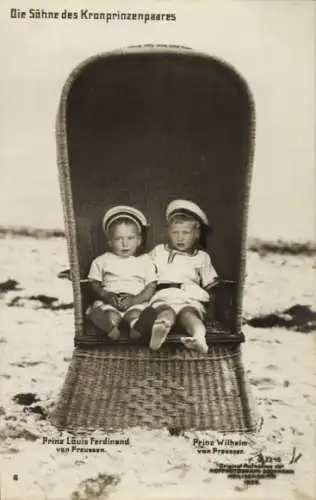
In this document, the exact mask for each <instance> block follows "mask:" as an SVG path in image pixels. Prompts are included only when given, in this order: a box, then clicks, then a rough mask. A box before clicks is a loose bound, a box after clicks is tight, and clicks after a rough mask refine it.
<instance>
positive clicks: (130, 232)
mask: <svg viewBox="0 0 316 500" xmlns="http://www.w3.org/2000/svg"><path fill="white" fill-rule="evenodd" d="M108 244H109V247H110V248H111V250H112V251H113V253H115V255H118V256H119V257H131V256H132V255H134V254H135V253H136V250H137V248H138V247H139V245H140V244H141V237H140V234H139V231H138V230H137V227H136V226H135V225H134V224H126V223H125V222H122V223H121V224H120V223H118V224H117V225H116V226H115V228H113V229H112V231H111V233H110V235H109V237H108Z"/></svg>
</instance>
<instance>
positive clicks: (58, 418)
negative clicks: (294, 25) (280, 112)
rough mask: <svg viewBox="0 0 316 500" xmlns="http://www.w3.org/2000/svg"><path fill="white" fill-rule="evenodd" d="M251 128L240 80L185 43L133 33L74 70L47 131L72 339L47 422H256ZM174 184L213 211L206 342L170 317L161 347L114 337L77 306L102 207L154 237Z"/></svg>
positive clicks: (230, 426) (95, 249) (99, 237)
mask: <svg viewBox="0 0 316 500" xmlns="http://www.w3.org/2000/svg"><path fill="white" fill-rule="evenodd" d="M253 136H254V108H253V102H252V98H251V94H250V92H249V89H248V87H247V84H246V83H245V81H244V80H243V79H242V78H241V76H240V75H239V74H238V73H237V72H236V71H235V70H234V69H233V68H232V67H230V66H229V65H227V64H226V63H224V62H222V61H219V60H217V59H215V58H213V57H209V56H207V55H204V54H199V53H195V52H193V51H192V50H190V49H187V48H184V47H170V46H168V47H166V46H142V47H129V48H128V49H123V50H120V51H115V52H111V53H106V54H101V55H97V56H95V57H92V58H90V59H88V60H87V61H84V62H83V64H81V65H79V66H78V67H77V68H76V69H75V70H74V71H73V72H72V73H71V75H70V77H69V79H68V80H67V82H66V84H65V86H64V89H63V92H62V96H61V101H60V107H59V113H58V118H57V142H58V157H59V176H60V185H61V193H62V201H63V207H64V216H65V227H66V235H67V242H68V250H69V260H70V266H71V275H72V284H73V293H74V305H75V348H74V353H73V358H72V361H71V364H70V367H69V371H68V374H67V377H66V380H65V382H64V385H63V388H62V390H61V394H60V397H59V400H58V402H57V404H56V408H55V410H54V413H53V415H52V421H53V422H54V424H55V425H56V426H57V427H59V428H67V429H75V430H76V429H96V428H100V429H103V430H106V431H109V430H117V429H123V428H127V427H132V426H139V425H141V426H145V427H150V428H158V427H163V426H167V427H169V428H179V429H200V430H201V429H214V430H219V431H232V432H233V431H252V430H253V429H254V427H255V425H256V419H255V416H254V412H253V409H252V407H251V405H250V403H249V393H248V389H247V383H246V379H245V373H244V368H243V363H242V356H241V345H240V344H241V342H243V340H244V336H243V334H242V331H241V310H242V295H243V283H244V270H245V257H246V221H247V207H248V196H249V185H250V172H251V164H252V154H253ZM174 198H185V199H189V200H193V201H196V202H197V203H199V204H200V205H201V206H202V207H203V209H204V210H205V211H206V212H207V214H208V217H209V220H210V223H211V228H212V231H211V234H210V235H209V237H208V251H209V252H210V254H211V257H212V262H213V264H214V267H215V269H216V271H217V273H218V276H219V277H220V283H219V284H218V286H217V287H215V288H214V296H213V300H212V301H211V305H210V308H209V311H208V315H207V320H206V321H207V331H208V333H207V341H208V344H209V353H208V354H207V355H201V354H197V353H194V352H190V351H187V350H186V349H185V348H184V347H183V346H182V345H181V344H180V342H179V331H178V328H177V327H176V328H174V330H173V331H172V333H171V334H170V335H169V337H168V339H167V342H166V343H165V344H164V346H163V347H162V348H161V350H160V351H158V352H150V351H149V349H148V339H147V340H146V339H145V341H144V340H143V341H140V342H139V343H138V344H135V343H133V344H132V343H131V341H129V339H128V337H127V336H124V335H123V336H122V339H121V340H120V341H119V342H118V343H113V342H112V343H111V342H110V341H109V340H107V339H106V338H105V337H104V336H102V335H100V332H98V331H97V329H96V328H95V327H94V326H93V325H92V324H91V323H90V322H89V321H88V320H87V319H86V318H85V314H84V313H85V310H86V308H87V306H88V305H89V303H90V302H91V300H92V299H91V296H90V295H89V288H88V286H87V284H86V281H85V279H86V276H87V273H88V270H89V266H90V264H91V261H92V260H93V259H94V258H95V257H96V256H97V255H99V254H101V253H102V252H103V251H104V245H105V241H104V235H103V234H102V229H101V220H102V216H103V214H104V212H105V210H107V209H108V208H110V207H111V206H113V205H116V204H124V205H125V204H130V205H133V206H136V207H137V208H139V209H140V210H142V211H144V213H145V214H146V216H148V219H149V220H150V222H151V227H150V229H149V232H148V235H147V246H148V248H151V247H152V246H153V245H154V244H157V243H158V242H161V241H163V238H164V236H165V234H164V231H165V229H164V226H165V223H164V207H165V206H166V204H167V203H168V202H169V201H171V200H172V199H174Z"/></svg>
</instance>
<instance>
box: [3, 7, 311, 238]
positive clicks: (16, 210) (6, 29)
mask: <svg viewBox="0 0 316 500" xmlns="http://www.w3.org/2000/svg"><path fill="white" fill-rule="evenodd" d="M12 5H13V3H12V2H10V3H9V2H8V1H7V0H1V6H0V16H1V17H0V33H1V35H2V36H1V38H2V42H1V45H0V62H1V72H0V123H1V128H0V160H1V163H0V171H1V181H0V225H6V224H11V225H31V226H37V227H62V224H63V222H62V212H61V202H60V198H59V190H58V182H57V167H56V155H55V136H54V126H55V115H56V110H57V106H58V100H59V97H60V93H61V88H62V85H63V83H64V81H65V79H66V78H67V76H68V74H69V73H70V71H71V70H72V69H73V67H74V66H75V65H76V64H78V63H79V62H81V61H82V60H83V59H85V58H86V57H89V56H91V55H93V54H95V53H98V52H104V51H108V50H112V49H117V48H120V47H124V46H127V45H134V44H139V43H166V44H169V43H172V44H180V45H186V46H191V47H192V48H193V49H196V50H200V51H204V52H207V53H208V54H210V55H215V56H217V57H220V58H223V59H225V60H226V61H228V62H229V63H231V64H232V65H234V66H235V67H236V69H237V70H239V71H240V72H241V73H242V74H243V75H244V77H245V78H246V80H247V81H248V83H249V85H250V87H251V89H252V91H253V94H254V98H255V103H256V108H257V139H256V152H255V163H254V174H253V184H252V194H251V210H250V220H249V234H250V235H251V236H259V237H262V238H270V239H274V238H282V239H311V238H313V235H314V187H315V186H314V177H315V173H314V169H315V142H314V141H315V138H314V137H315V52H314V43H315V3H314V2H313V1H309V0H299V1H295V0H288V1H287V0H280V1H274V0H269V1H259V0H245V1H241V0H220V1H214V0H204V1H195V0H191V1H189V0H187V1H182V2H181V1H179V0H178V1H177V2H169V1H163V0H161V1H159V0H157V1H148V0H147V1H146V2H137V1H129V2H128V3H127V2H126V3H123V2H120V1H115V2H114V1H113V2H112V1H101V0H100V1H93V0H87V1H80V0H77V1H76V2H75V1H64V2H63V3H62V2H60V1H57V0H56V1H55V2H53V1H45V2H40V3H39V2H38V3H37V4H36V2H34V1H33V0H32V2H31V1H30V3H29V4H28V2H27V1H25V0H24V1H23V2H22V1H20V2H19V1H16V2H14V7H19V6H20V8H23V9H24V10H27V9H28V8H31V7H37V6H38V7H40V8H43V6H45V9H46V10H59V11H61V10H63V9H64V8H68V10H76V11H78V10H80V8H83V7H89V9H90V10H93V11H111V10H113V11H117V10H118V9H119V10H121V11H124V10H128V11H130V10H134V11H145V12H147V11H154V12H160V11H161V12H166V11H169V12H175V13H176V15H177V21H176V22H169V23H162V22H161V23H158V22H156V23H148V24H143V23H142V22H134V23H129V24H128V23H127V22H125V23H124V22H117V21H116V22H112V23H109V24H106V23H105V22H104V21H83V20H82V21H56V20H55V21H47V20H41V21H39V20H34V21H32V20H29V19H28V20H20V21H19V20H11V19H10V17H9V10H10V7H12Z"/></svg>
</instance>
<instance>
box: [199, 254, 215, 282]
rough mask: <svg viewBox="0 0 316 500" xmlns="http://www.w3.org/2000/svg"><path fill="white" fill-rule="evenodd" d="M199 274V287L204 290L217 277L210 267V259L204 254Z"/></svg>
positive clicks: (211, 266)
mask: <svg viewBox="0 0 316 500" xmlns="http://www.w3.org/2000/svg"><path fill="white" fill-rule="evenodd" d="M200 273H201V285H202V287H203V288H206V287H207V286H208V285H210V284H211V283H212V281H214V279H215V278H216V276H217V274H216V271H215V269H214V267H213V265H212V262H211V258H210V256H209V255H208V254H207V253H206V252H203V260H202V266H201V270H200Z"/></svg>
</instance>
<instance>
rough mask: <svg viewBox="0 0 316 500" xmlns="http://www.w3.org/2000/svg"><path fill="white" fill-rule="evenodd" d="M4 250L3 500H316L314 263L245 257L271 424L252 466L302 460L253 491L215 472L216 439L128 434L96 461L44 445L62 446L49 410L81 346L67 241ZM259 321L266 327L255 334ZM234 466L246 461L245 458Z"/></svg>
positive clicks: (247, 312) (252, 352) (7, 240)
mask: <svg viewBox="0 0 316 500" xmlns="http://www.w3.org/2000/svg"><path fill="white" fill-rule="evenodd" d="M0 248H1V250H0V253H1V262H2V271H1V277H0V278H1V279H0V281H1V282H2V284H5V283H7V284H8V285H7V286H6V285H4V286H2V293H1V302H0V307H1V327H0V328H1V329H0V346H1V361H2V363H1V372H0V378H1V407H0V422H1V424H0V426H1V427H0V429H1V430H0V436H1V442H2V444H1V464H2V465H1V468H2V487H1V488H2V493H3V498H4V499H5V500H13V499H20V498H32V499H41V500H42V499H47V500H68V499H69V500H88V499H91V500H92V499H97V498H101V499H105V498H109V499H111V500H116V499H121V498H124V499H125V498H129V499H132V498H138V499H180V498H181V499H193V498H194V499H200V498H201V499H207V498H218V499H222V498H227V499H228V498H241V499H244V498H245V499H251V500H252V499H259V498H260V499H262V500H266V499H283V498H284V499H285V498H287V499H295V500H311V499H313V498H316V497H315V482H314V481H315V479H314V478H315V476H314V470H315V463H316V462H315V437H316V434H315V428H316V425H315V405H316V392H315V386H316V373H315V368H314V366H315V330H316V327H315V313H313V312H312V309H313V308H314V309H315V307H314V304H313V297H314V287H313V275H314V269H313V268H315V261H314V259H313V257H312V256H309V255H300V254H298V255H288V254H277V253H269V252H266V251H265V252H261V254H260V252H257V251H256V252H255V251H250V252H249V254H248V266H247V283H246V291H245V297H244V319H245V326H244V333H245V335H246V343H245V344H244V345H243V356H244V364H245V367H246V371H247V374H248V378H249V383H250V388H251V394H252V397H253V400H254V404H255V405H256V408H257V411H258V412H259V414H260V416H261V417H262V418H263V423H262V425H261V429H260V430H259V431H258V433H257V434H255V435H252V436H243V439H245V440H247V443H248V445H247V446H246V449H245V455H244V456H243V459H244V458H245V456H247V457H248V458H249V457H251V456H255V455H257V454H258V453H259V452H261V453H263V455H266V456H269V457H281V458H280V460H282V463H284V465H285V466H286V467H288V464H289V463H290V462H291V458H292V461H293V457H294V460H296V463H294V465H292V467H293V468H294V472H295V473H294V474H291V475H290V474H283V475H282V474H280V475H279V476H278V477H277V479H276V480H273V481H272V480H262V481H261V484H259V485H255V486H246V485H245V484H244V482H243V481H242V480H240V479H235V480H234V479H227V477H226V476H225V475H223V474H216V475H215V474H211V473H210V472H209V469H210V468H211V467H212V466H214V463H215V462H216V460H215V457H214V455H212V454H199V453H197V450H196V449H195V447H194V446H193V440H194V439H195V438H199V439H206V440H209V439H217V438H218V436H217V435H216V433H214V432H211V431H209V432H203V433H198V432H196V433H193V432H187V433H184V435H180V436H171V435H170V433H169V432H168V430H167V429H161V430H157V431H149V430H143V429H141V428H136V429H130V430H129V429H127V430H126V431H125V432H124V433H122V435H116V437H120V438H122V437H125V438H127V437H128V438H129V440H130V445H129V446H123V445H122V446H113V447H111V446H109V447H108V448H107V453H106V454H103V455H97V456H94V455H91V454H90V455H84V454H82V453H81V454H80V453H79V454H78V453H77V454H75V453H73V454H71V453H70V454H62V453H60V452H58V451H57V448H58V447H57V446H56V445H53V444H47V443H46V444H44V443H43V441H45V437H48V438H51V439H60V438H61V435H60V434H59V433H58V432H57V431H56V429H54V428H53V427H52V426H51V425H50V424H49V423H48V421H47V412H49V411H50V410H51V409H52V408H53V405H54V402H55V401H56V399H57V397H58V393H59V391H60V389H61V386H62V384H63V381H64V378H65V375H66V373H67V369H68V366H69V362H70V359H71V355H72V350H73V331H74V327H73V309H72V300H73V297H72V289H71V284H70V283H69V282H68V281H67V280H60V279H57V274H58V273H59V272H60V271H61V270H62V269H65V268H67V267H68V262H67V251H66V243H65V240H64V239H63V238H62V237H59V238H48V239H45V238H43V239H35V238H31V237H16V236H12V235H11V236H10V235H7V236H3V237H2V239H1V247H0ZM8 280H12V281H11V282H10V281H8ZM294 306H296V308H295V307H294ZM297 306H298V307H297ZM285 310H289V311H288V312H287V313H284V311H285ZM271 313H273V314H274V315H275V316H274V320H273V317H272V324H274V325H275V326H272V327H267V326H269V321H270V322H271V317H270V320H269V316H267V317H266V319H264V318H263V319H262V316H264V315H269V314H271ZM281 313H282V314H281ZM291 315H292V316H291ZM260 318H261V319H260ZM275 318H279V319H280V318H281V320H283V322H284V324H285V325H288V326H287V327H285V326H284V325H283V326H282V321H281V322H280V321H277V320H276V319H275ZM298 319H299V321H298ZM258 321H259V326H260V324H261V327H254V326H250V325H251V324H254V325H255V326H258ZM260 321H261V323H260ZM21 394H22V399H21ZM17 395H18V396H17ZM19 395H20V396H19ZM23 395H24V400H23ZM25 395H26V398H29V400H25ZM21 403H22V404H21ZM63 436H64V438H65V436H66V435H65V434H64V435H63ZM95 437H96V438H97V439H98V438H101V437H102V436H101V434H100V433H96V434H95ZM114 437H115V436H114ZM226 437H227V438H231V437H233V438H234V439H240V436H239V435H238V436H237V437H236V436H226ZM297 457H298V458H297ZM277 459H278V458H277ZM223 460H224V459H223ZM229 460H230V461H231V460H236V461H237V462H236V463H238V460H239V461H240V458H238V457H235V458H231V457H230V458H229ZM271 460H272V458H271Z"/></svg>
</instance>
